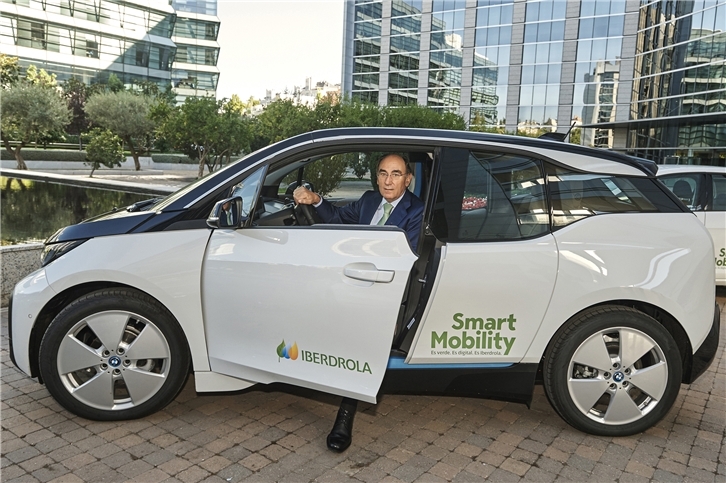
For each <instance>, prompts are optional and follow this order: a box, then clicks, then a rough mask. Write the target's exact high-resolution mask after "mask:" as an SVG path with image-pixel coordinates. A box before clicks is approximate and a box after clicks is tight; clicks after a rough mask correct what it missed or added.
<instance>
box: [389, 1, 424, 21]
mask: <svg viewBox="0 0 726 483" xmlns="http://www.w3.org/2000/svg"><path fill="white" fill-rule="evenodd" d="M422 10H423V0H393V2H392V3H391V17H403V16H406V15H417V14H420V13H421V11H422Z"/></svg>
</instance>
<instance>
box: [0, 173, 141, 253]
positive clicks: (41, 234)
mask: <svg viewBox="0 0 726 483" xmlns="http://www.w3.org/2000/svg"><path fill="white" fill-rule="evenodd" d="M153 197H154V196H152V195H144V194H136V193H125V192H121V191H111V190H104V189H98V188H86V187H78V186H69V185H63V184H56V183H47V182H44V181H35V180H29V179H19V178H6V177H0V204H1V206H0V243H1V244H2V245H16V244H20V243H35V242H42V241H43V240H45V239H46V238H47V237H49V236H50V235H52V234H53V233H55V232H56V231H57V230H58V229H59V228H62V227H64V226H67V225H73V224H75V223H79V222H80V221H82V220H85V219H88V218H90V217H92V216H96V215H100V214H101V213H105V212H107V211H111V210H112V209H114V208H116V207H122V206H128V205H131V204H133V203H136V202H137V201H141V200H145V199H149V198H153Z"/></svg>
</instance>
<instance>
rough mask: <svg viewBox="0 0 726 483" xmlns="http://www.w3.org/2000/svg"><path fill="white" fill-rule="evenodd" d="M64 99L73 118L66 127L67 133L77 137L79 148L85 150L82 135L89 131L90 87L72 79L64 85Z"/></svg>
mask: <svg viewBox="0 0 726 483" xmlns="http://www.w3.org/2000/svg"><path fill="white" fill-rule="evenodd" d="M63 97H64V98H65V100H66V103H67V104H68V108H69V109H70V110H71V114H72V116H73V117H72V118H71V122H70V123H69V124H68V126H67V127H66V132H67V133H68V134H75V135H77V136H78V147H79V149H83V142H82V141H81V134H83V133H84V132H86V131H87V130H88V116H87V115H86V110H85V107H86V101H87V100H88V87H87V86H86V84H85V83H83V82H81V81H79V80H78V79H76V78H73V77H71V78H70V79H68V80H67V81H65V82H64V83H63Z"/></svg>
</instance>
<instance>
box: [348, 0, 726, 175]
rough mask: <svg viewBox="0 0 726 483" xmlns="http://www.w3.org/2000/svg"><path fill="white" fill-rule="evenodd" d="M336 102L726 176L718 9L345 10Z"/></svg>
mask: <svg viewBox="0 0 726 483" xmlns="http://www.w3.org/2000/svg"><path fill="white" fill-rule="evenodd" d="M343 93H344V95H347V96H349V97H351V98H353V99H358V100H362V101H369V102H375V103H378V104H379V105H405V104H410V103H416V104H420V105H426V106H430V107H432V108H436V109H447V110H453V111H456V112H458V113H460V114H461V115H462V116H463V117H464V118H465V119H466V120H467V121H468V123H469V125H470V126H472V127H474V128H477V129H482V130H496V131H501V132H516V131H524V132H526V133H529V134H535V133H541V132H545V131H557V132H560V133H565V132H567V131H569V130H570V128H571V126H573V125H574V126H576V129H575V130H574V131H573V133H572V136H571V138H570V140H571V142H579V143H581V144H584V145H588V146H595V147H604V148H610V149H615V150H619V151H625V152H629V153H632V154H635V155H638V156H642V157H646V158H650V159H654V160H656V161H658V162H681V163H695V164H715V165H724V164H726V0H678V1H673V0H353V1H348V2H346V8H345V30H344V47H343Z"/></svg>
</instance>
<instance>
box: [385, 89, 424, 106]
mask: <svg viewBox="0 0 726 483" xmlns="http://www.w3.org/2000/svg"><path fill="white" fill-rule="evenodd" d="M416 104H418V89H399V90H393V89H391V90H389V91H388V105H389V106H415V105H416Z"/></svg>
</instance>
